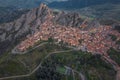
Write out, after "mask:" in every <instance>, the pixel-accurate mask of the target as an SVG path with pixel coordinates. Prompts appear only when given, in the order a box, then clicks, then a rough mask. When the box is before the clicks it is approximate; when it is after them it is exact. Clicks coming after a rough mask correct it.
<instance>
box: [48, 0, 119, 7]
mask: <svg viewBox="0 0 120 80" xmlns="http://www.w3.org/2000/svg"><path fill="white" fill-rule="evenodd" d="M106 3H113V4H117V3H120V0H68V1H64V2H52V3H50V4H49V5H48V6H50V7H53V8H54V7H55V8H63V9H80V8H83V7H88V6H91V5H101V4H106Z"/></svg>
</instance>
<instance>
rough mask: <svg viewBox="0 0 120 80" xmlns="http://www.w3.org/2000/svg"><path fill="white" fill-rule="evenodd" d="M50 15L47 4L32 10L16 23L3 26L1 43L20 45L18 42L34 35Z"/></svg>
mask: <svg viewBox="0 0 120 80" xmlns="http://www.w3.org/2000/svg"><path fill="white" fill-rule="evenodd" d="M48 15H50V9H49V8H48V7H47V6H46V5H45V4H41V6H40V7H39V8H34V9H32V10H30V11H29V12H28V13H26V14H23V15H22V16H21V17H20V18H19V19H17V20H15V21H13V22H10V23H4V24H1V25H0V43H2V42H5V41H10V42H13V43H15V42H17V43H18V41H20V40H21V39H22V38H24V37H25V36H26V35H28V34H32V33H34V32H35V31H36V30H37V29H39V27H40V25H41V24H42V23H43V22H44V21H45V20H46V19H47V17H48ZM16 40H18V41H16ZM2 45H5V44H0V46H2ZM7 46H8V45H7Z"/></svg>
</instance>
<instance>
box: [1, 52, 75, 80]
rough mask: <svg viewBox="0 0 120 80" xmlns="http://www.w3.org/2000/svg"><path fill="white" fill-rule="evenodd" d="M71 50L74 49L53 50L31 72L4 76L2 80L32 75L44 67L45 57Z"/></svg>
mask: <svg viewBox="0 0 120 80" xmlns="http://www.w3.org/2000/svg"><path fill="white" fill-rule="evenodd" d="M70 51H73V50H66V51H55V52H51V53H49V54H48V55H47V56H46V57H45V58H44V59H43V60H42V61H41V63H40V64H39V65H38V66H37V67H36V68H35V69H34V70H33V71H32V72H30V73H28V74H25V75H17V76H10V77H3V78H0V80H6V79H15V78H23V77H28V76H31V75H32V74H34V73H35V72H36V71H37V70H38V69H39V68H40V67H42V66H41V65H42V63H43V61H44V60H45V59H47V58H48V57H49V56H51V55H52V54H56V53H63V52H70Z"/></svg>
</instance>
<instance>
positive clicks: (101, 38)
mask: <svg viewBox="0 0 120 80" xmlns="http://www.w3.org/2000/svg"><path fill="white" fill-rule="evenodd" d="M109 34H112V35H115V36H117V40H120V33H119V32H117V31H116V30H113V29H112V27H111V26H99V27H96V28H92V29H89V30H87V31H83V30H80V29H79V28H76V27H65V26H61V25H57V24H56V25H53V23H52V22H51V21H46V22H44V23H43V24H42V25H41V27H40V30H39V31H37V32H35V34H34V35H33V36H29V37H28V38H27V39H26V40H25V41H23V42H22V43H21V44H19V45H18V46H17V48H18V49H19V50H20V51H25V50H26V49H28V48H29V47H30V46H33V45H34V44H35V43H36V42H38V41H39V40H48V38H50V37H51V38H53V39H55V40H56V41H58V42H61V41H62V42H64V43H68V44H69V45H71V46H76V47H79V48H80V49H83V50H86V51H88V52H92V53H100V54H106V52H107V50H108V49H110V47H113V48H115V49H116V48H117V47H118V46H119V45H117V44H116V41H113V40H112V39H111V38H110V36H109Z"/></svg>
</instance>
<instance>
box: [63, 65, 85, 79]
mask: <svg viewBox="0 0 120 80" xmlns="http://www.w3.org/2000/svg"><path fill="white" fill-rule="evenodd" d="M65 68H67V69H71V70H72V73H73V79H74V80H75V75H74V72H76V73H77V74H79V76H80V80H86V79H85V76H84V75H83V74H82V73H81V72H79V71H77V70H74V69H72V68H71V67H68V66H65Z"/></svg>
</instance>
